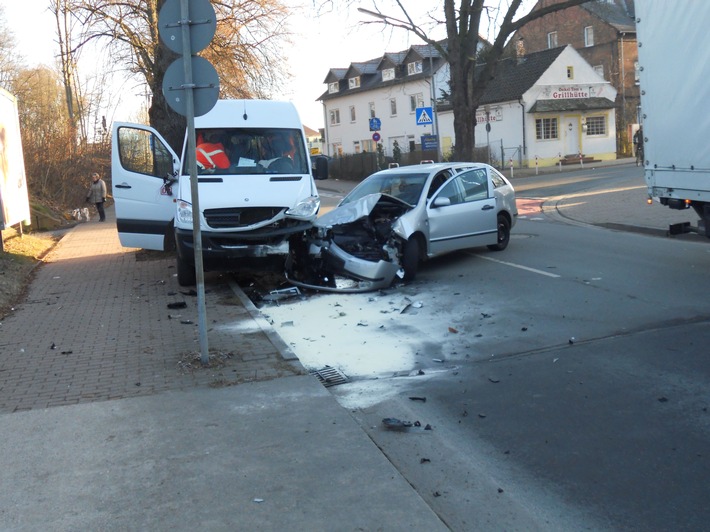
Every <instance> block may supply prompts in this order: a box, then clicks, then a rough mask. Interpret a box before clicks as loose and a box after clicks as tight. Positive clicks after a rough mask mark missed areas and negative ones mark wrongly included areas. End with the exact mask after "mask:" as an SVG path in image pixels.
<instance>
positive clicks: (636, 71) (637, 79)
mask: <svg viewBox="0 0 710 532" xmlns="http://www.w3.org/2000/svg"><path fill="white" fill-rule="evenodd" d="M639 70H640V69H639V62H638V61H636V62H635V63H634V82H635V83H636V85H638V83H639Z"/></svg>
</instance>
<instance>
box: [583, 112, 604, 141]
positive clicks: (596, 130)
mask: <svg viewBox="0 0 710 532" xmlns="http://www.w3.org/2000/svg"><path fill="white" fill-rule="evenodd" d="M592 135H606V117H604V116H588V117H587V136H588V137H591V136H592Z"/></svg>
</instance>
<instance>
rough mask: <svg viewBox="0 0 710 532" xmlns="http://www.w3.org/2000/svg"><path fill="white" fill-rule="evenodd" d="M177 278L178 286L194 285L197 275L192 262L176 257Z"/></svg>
mask: <svg viewBox="0 0 710 532" xmlns="http://www.w3.org/2000/svg"><path fill="white" fill-rule="evenodd" d="M177 278H178V284H179V285H180V286H194V285H195V283H196V282H197V275H196V274H195V268H194V266H193V265H192V264H190V263H189V262H187V261H184V260H182V259H181V258H180V257H178V258H177Z"/></svg>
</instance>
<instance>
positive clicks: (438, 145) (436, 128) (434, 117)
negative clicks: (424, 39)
mask: <svg viewBox="0 0 710 532" xmlns="http://www.w3.org/2000/svg"><path fill="white" fill-rule="evenodd" d="M432 48H433V46H432V45H429V49H430V50H429V70H430V72H431V92H432V97H431V114H432V120H433V122H434V135H436V158H437V162H441V160H442V156H441V139H440V138H439V116H438V115H437V114H436V76H435V75H434V60H433V59H432V52H431V49H432Z"/></svg>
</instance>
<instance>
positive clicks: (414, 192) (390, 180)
mask: <svg viewBox="0 0 710 532" xmlns="http://www.w3.org/2000/svg"><path fill="white" fill-rule="evenodd" d="M428 177H429V172H422V173H414V174H412V173H401V174H400V173H391V172H383V173H380V174H373V175H371V176H370V177H368V178H367V179H365V181H363V182H362V183H360V184H359V185H358V186H357V187H355V188H354V189H353V190H352V192H350V194H348V195H347V196H346V197H345V198H344V199H343V201H342V204H345V203H350V202H353V201H357V200H359V199H360V198H363V197H365V196H368V195H370V194H389V195H390V196H393V197H395V198H397V199H400V200H402V201H405V202H407V203H409V204H410V205H416V204H417V203H419V198H421V195H422V190H423V189H424V184H425V183H426V180H427V178H428Z"/></svg>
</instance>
